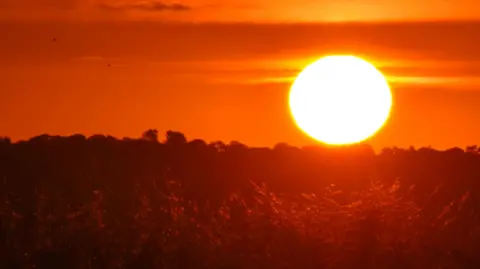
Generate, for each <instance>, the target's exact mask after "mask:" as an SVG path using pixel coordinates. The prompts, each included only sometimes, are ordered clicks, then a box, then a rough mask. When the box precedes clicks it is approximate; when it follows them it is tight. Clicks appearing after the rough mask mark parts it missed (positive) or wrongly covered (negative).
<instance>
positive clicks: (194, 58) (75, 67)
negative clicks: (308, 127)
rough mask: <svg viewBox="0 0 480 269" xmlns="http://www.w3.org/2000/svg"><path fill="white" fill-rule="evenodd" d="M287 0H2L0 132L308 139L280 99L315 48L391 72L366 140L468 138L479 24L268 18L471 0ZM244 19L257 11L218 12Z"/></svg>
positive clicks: (402, 15)
mask: <svg viewBox="0 0 480 269" xmlns="http://www.w3.org/2000/svg"><path fill="white" fill-rule="evenodd" d="M20 2H21V3H20ZM28 2H31V3H30V5H29V4H28ZM229 2H230V1H229ZM294 2H295V5H292V4H291V3H292V1H275V2H274V1H237V2H235V1H231V2H230V3H231V4H228V5H227V4H222V2H214V1H211V2H202V1H185V2H178V3H179V4H177V5H173V4H171V3H167V2H166V3H164V4H162V3H160V2H148V1H116V2H113V1H108V2H102V3H100V2H99V1H93V0H88V1H85V0H84V1H81V0H69V1H65V0H24V1H18V0H17V1H14V0H4V1H2V2H1V3H0V18H1V19H2V20H1V22H0V33H2V38H0V76H1V77H0V78H1V80H0V94H1V96H0V114H2V115H4V117H3V119H2V121H1V122H0V134H2V135H7V136H10V137H11V138H13V139H26V138H29V137H31V136H34V135H38V134H42V133H50V134H60V135H69V134H72V133H84V134H86V135H91V134H94V133H105V134H112V135H114V136H118V137H123V136H130V137H138V136H139V135H140V134H141V132H142V131H144V130H145V129H147V128H157V129H158V130H159V131H160V132H164V131H166V130H167V129H174V130H179V131H182V132H184V133H185V134H186V135H187V137H189V138H203V139H205V140H207V141H213V140H224V141H226V142H228V141H230V140H238V141H241V142H244V143H246V144H249V145H252V146H272V145H274V144H275V143H277V142H287V143H290V144H294V145H304V144H309V143H312V141H310V140H309V139H308V138H306V137H304V136H303V134H302V133H301V132H300V131H298V130H296V128H295V126H294V124H293V122H292V120H291V119H290V116H289V113H288V110H287V94H288V90H289V86H290V83H291V80H292V78H293V77H294V76H295V74H297V73H298V72H299V71H300V70H301V68H302V67H304V66H305V65H306V64H308V63H309V62H311V61H312V60H314V59H316V58H318V57H320V56H322V55H325V54H333V53H353V54H357V55H360V56H363V57H365V58H366V59H368V60H371V61H372V62H374V63H375V64H376V65H377V66H379V68H380V69H381V70H382V71H383V72H384V73H385V74H386V75H387V76H388V79H389V81H390V83H391V85H392V90H393V94H394V108H393V112H392V118H391V120H390V121H389V123H388V124H387V126H386V127H385V128H384V129H383V130H382V131H381V132H380V133H379V134H378V135H377V136H376V137H374V138H373V139H372V141H371V144H372V145H374V146H375V147H376V148H380V147H384V146H400V147H408V146H410V145H414V146H417V147H419V146H429V145H431V146H433V147H436V148H445V147H452V146H461V147H463V146H466V145H470V144H476V143H477V142H478V140H477V138H478V137H479V136H480V125H478V124H477V119H478V118H480V107H479V106H478V105H477V104H478V103H480V88H479V86H480V52H479V51H478V49H477V44H479V43H480V42H479V41H480V40H479V39H480V38H479V37H478V34H477V33H480V23H475V22H458V23H453V22H452V23H425V22H415V23H413V22H410V23H406V22H397V23H394V24H393V23H379V24H370V25H369V24H366V25H354V24H347V25H342V24H339V25H325V24H323V25H322V24H297V23H291V24H279V23H275V22H281V21H297V22H300V21H313V20H319V21H322V20H344V19H343V18H345V19H348V20H376V19H380V20H404V19H405V20H407V19H408V20H419V19H423V20H431V19H451V20H462V19H472V18H474V14H473V13H474V11H475V10H478V9H475V8H474V2H473V1H457V2H453V1H451V2H449V1H447V2H445V1H444V2H438V3H437V2H435V3H434V4H433V2H432V3H430V2H428V1H423V2H422V1H401V2H399V3H395V4H391V3H390V4H388V5H387V4H381V3H386V1H380V0H377V1H374V0H371V1H326V0H323V1H311V0H299V1H294ZM152 3H153V4H152ZM454 3H455V4H454ZM432 5H435V9H431V6H432ZM365 10H368V12H367V11H365ZM380 14H381V15H380ZM426 14H429V15H428V16H427V15H426ZM479 14H480V13H479ZM367 15H368V16H367ZM479 16H480V15H479ZM147 17H148V19H147ZM32 19H33V20H32ZM150 19H154V20H150ZM100 20H103V21H100ZM132 20H135V21H132ZM165 20H169V21H170V22H165ZM172 20H184V21H185V20H186V21H192V22H199V21H205V20H209V21H223V22H217V23H211V24H179V23H174V22H171V21H172ZM242 20H246V21H254V22H256V24H227V23H225V22H226V21H230V22H233V21H242ZM267 21H268V22H269V24H264V22H267ZM54 37H55V38H57V41H56V42H52V38H54ZM109 64H110V67H108V65H109Z"/></svg>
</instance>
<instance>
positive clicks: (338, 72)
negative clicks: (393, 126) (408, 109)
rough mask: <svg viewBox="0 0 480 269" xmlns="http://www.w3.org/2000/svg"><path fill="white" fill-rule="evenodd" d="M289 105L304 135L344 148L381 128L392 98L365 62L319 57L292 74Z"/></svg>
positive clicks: (347, 57)
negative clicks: (300, 70) (295, 73)
mask: <svg viewBox="0 0 480 269" xmlns="http://www.w3.org/2000/svg"><path fill="white" fill-rule="evenodd" d="M289 106H290V112H291V114H292V117H293V119H294V120H295V122H296V124H297V126H298V127H299V128H300V129H301V130H302V131H303V132H305V133H306V134H307V135H309V136H311V137H312V138H314V139H316V140H318V141H320V142H323V143H325V144H329V145H347V144H354V143H358V142H361V141H363V140H365V139H367V138H369V137H371V136H372V135H374V134H375V133H376V132H377V131H378V130H379V129H380V128H382V126H383V125H384V124H385V123H386V121H387V119H388V118H389V116H390V110H391V107H392V94H391V91H390V87H389V85H388V82H387V80H386V79H385V77H384V76H383V75H382V73H381V72H380V71H379V70H378V69H377V68H375V66H373V65H372V64H371V63H369V62H367V61H365V60H363V59H361V58H359V57H356V56H352V55H335V56H325V57H323V58H320V59H319V60H317V61H316V62H314V63H312V64H310V65H308V66H307V67H306V68H305V69H304V70H303V71H302V72H301V73H300V74H299V75H298V76H297V78H296V79H295V81H294V82H293V84H292V86H291V89H290V94H289Z"/></svg>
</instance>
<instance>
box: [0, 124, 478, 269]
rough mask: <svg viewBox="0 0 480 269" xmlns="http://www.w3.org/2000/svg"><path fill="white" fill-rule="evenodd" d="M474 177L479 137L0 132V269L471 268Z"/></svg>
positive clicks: (473, 260) (474, 243)
mask: <svg viewBox="0 0 480 269" xmlns="http://www.w3.org/2000/svg"><path fill="white" fill-rule="evenodd" d="M162 140H163V138H162ZM479 179H480V152H479V151H478V150H477V148H476V147H469V148H467V149H458V148H457V149H451V150H447V151H436V150H433V149H429V148H422V149H398V148H391V149H385V150H383V151H382V152H381V153H379V154H375V153H374V152H373V150H372V149H371V148H369V147H368V146H365V145H357V146H353V147H346V148H337V149H332V148H322V147H306V148H296V147H291V146H288V145H285V144H279V145H277V146H275V147H274V148H273V149H270V148H249V147H247V146H245V145H243V144H241V143H236V142H232V143H230V144H228V145H226V144H223V143H221V142H218V143H211V144H207V143H205V142H204V141H201V140H192V141H187V140H186V139H185V137H184V136H183V134H181V133H177V132H168V133H167V137H166V139H165V141H163V142H159V141H158V138H157V133H156V131H155V130H149V131H147V132H145V133H144V135H143V137H142V138H141V139H123V140H119V139H115V138H113V137H105V136H92V137H88V138H86V137H84V136H82V135H74V136H70V137H51V136H46V135H44V136H38V137H35V138H32V139H31V140H29V141H22V142H17V143H11V142H10V141H9V140H8V139H0V185H1V187H0V214H1V219H0V220H1V227H0V268H72V269H75V268H101V269H108V268H136V269H142V268H155V269H156V268H172V269H174V268H177V269H184V268H194V269H201V268H205V269H206V268H209V269H216V268H222V269H243V268H248V269H255V268H265V269H266V268H268V269H275V268H282V269H283V268H285V269H286V268H292V269H309V268H316V269H317V268H332V269H333V268H338V269H347V268H348V269H356V268H365V269H367V268H375V269H381V268H388V269H396V268H398V269H409V268H422V269H423V268H429V269H434V268H435V269H436V268H452V269H453V268H480V255H478V253H479V250H480V220H479V216H480V193H479V192H480V180H479Z"/></svg>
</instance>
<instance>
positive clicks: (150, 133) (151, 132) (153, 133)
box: [142, 129, 158, 142]
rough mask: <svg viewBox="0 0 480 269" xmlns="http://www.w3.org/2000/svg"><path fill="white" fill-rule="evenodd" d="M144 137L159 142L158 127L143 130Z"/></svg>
mask: <svg viewBox="0 0 480 269" xmlns="http://www.w3.org/2000/svg"><path fill="white" fill-rule="evenodd" d="M142 139H144V140H147V141H151V142H158V131H157V130H156V129H148V130H146V131H145V132H143V134H142Z"/></svg>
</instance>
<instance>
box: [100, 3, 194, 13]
mask: <svg viewBox="0 0 480 269" xmlns="http://www.w3.org/2000/svg"><path fill="white" fill-rule="evenodd" d="M100 7H101V8H102V9H106V10H118V11H127V10H141V11H176V12H177V11H178V12H179V11H188V10H191V9H192V7H191V6H187V5H183V4H179V3H174V4H165V3H163V2H159V1H141V2H136V3H127V4H107V3H102V4H100Z"/></svg>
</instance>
